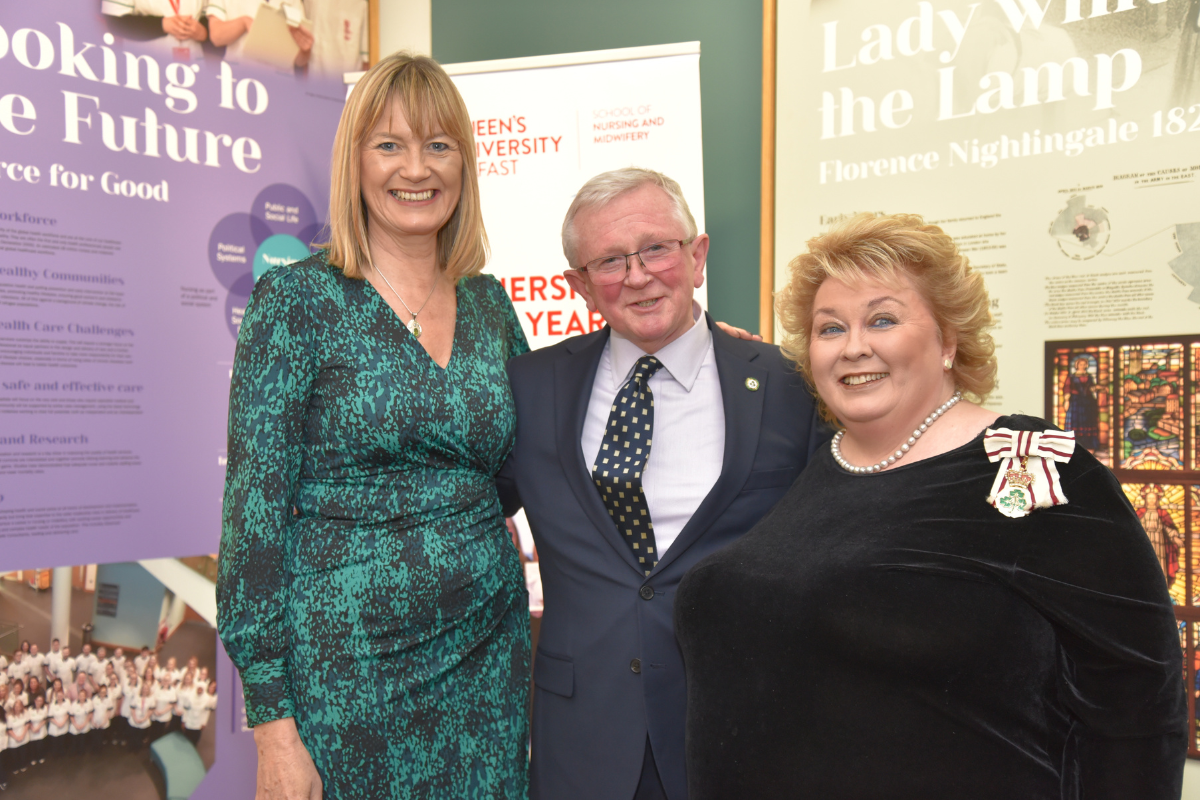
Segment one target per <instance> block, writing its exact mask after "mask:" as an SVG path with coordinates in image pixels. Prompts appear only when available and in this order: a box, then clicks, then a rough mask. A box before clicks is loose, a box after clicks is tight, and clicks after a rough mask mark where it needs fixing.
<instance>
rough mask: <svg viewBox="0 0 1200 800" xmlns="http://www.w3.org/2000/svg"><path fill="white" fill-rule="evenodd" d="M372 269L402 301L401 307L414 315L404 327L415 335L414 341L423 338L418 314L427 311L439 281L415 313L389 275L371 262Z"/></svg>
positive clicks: (434, 283)
mask: <svg viewBox="0 0 1200 800" xmlns="http://www.w3.org/2000/svg"><path fill="white" fill-rule="evenodd" d="M371 269H373V270H375V274H376V275H378V276H379V277H381V278H383V282H384V283H386V284H387V287H388V288H389V289H391V290H392V294H394V295H396V299H397V300H399V301H400V305H402V306H404V310H405V311H407V312H408V313H409V314H412V319H410V320H409V321H408V322H406V323H404V327H406V328H408V332H409V333H411V334H412V335H413V338H414V339H420V338H421V323H419V322H417V314H420V313H421V312H422V311H424V310H425V306H427V305H429V298H430V297H433V292H434V290H435V289H437V280H434V282H433V288H432V289H430V290H429V297H426V298H425V302H424V303H421V307H420V308H418V309H417V310H416V311H413V310H412V309H411V308H409V307H408V303H406V302H404V298H403V297H401V296H400V293H399V292H397V291H396V287H395V286H392V282H391V281H389V280H388V279H387V275H384V274H383V273H382V272H381V271H380V269H379V267H377V266H375V262H374V261H372V262H371Z"/></svg>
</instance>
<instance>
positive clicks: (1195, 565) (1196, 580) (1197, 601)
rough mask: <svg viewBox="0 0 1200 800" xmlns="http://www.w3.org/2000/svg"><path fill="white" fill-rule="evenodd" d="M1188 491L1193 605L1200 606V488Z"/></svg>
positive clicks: (1192, 487)
mask: <svg viewBox="0 0 1200 800" xmlns="http://www.w3.org/2000/svg"><path fill="white" fill-rule="evenodd" d="M1188 491H1189V492H1190V493H1191V495H1192V527H1191V537H1192V605H1194V606H1200V486H1189V487H1188ZM1197 641H1198V642H1200V640H1197Z"/></svg>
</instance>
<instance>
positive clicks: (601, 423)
mask: <svg viewBox="0 0 1200 800" xmlns="http://www.w3.org/2000/svg"><path fill="white" fill-rule="evenodd" d="M692 321H693V324H692V327H691V328H689V329H688V330H687V332H686V333H684V334H683V335H682V336H680V337H679V338H678V339H676V340H675V341H673V342H671V343H670V344H669V345H667V346H666V347H664V348H662V349H661V350H659V351H658V352H657V353H654V354H653V355H654V357H655V358H657V359H658V360H659V361H661V362H662V365H663V366H662V369H660V370H659V371H658V372H656V373H655V374H654V375H653V376H652V377H651V378H650V391H652V392H653V393H654V430H653V436H654V439H653V442H654V443H653V444H652V445H651V447H650V456H649V458H648V459H647V461H646V468H645V470H643V471H642V489H643V491H644V492H645V494H646V506H647V508H648V510H649V511H650V519H651V520H652V521H653V523H654V542H655V544H656V545H657V547H658V553H659V557H660V559H661V557H662V554H663V553H666V552H667V550H668V549H669V548H670V547H671V545H672V544H673V543H674V542H675V539H676V538H677V537H678V536H679V532H680V531H682V530H683V527H684V526H685V525H687V523H688V520H690V519H691V518H692V514H694V513H695V512H696V508H697V507H699V505H700V502H701V501H702V500H704V498H705V496H707V495H708V493H709V491H710V490H711V489H712V487H713V484H715V483H716V482H717V478H719V477H720V475H721V462H722V459H723V458H724V457H725V406H724V404H723V403H722V400H721V381H720V378H719V376H718V375H717V361H716V358H715V357H714V355H713V344H712V332H711V331H709V329H708V325H706V324H705V322H704V320H703V311H702V310H701V309H700V306H699V305H698V304H696V303H693V304H692ZM644 355H646V353H645V351H643V350H642V349H641V348H639V347H638V346H637V345H635V344H634V343H633V342H631V341H629V340H628V339H626V338H624V337H623V336H621V335H620V334H618V333H617V332H616V331H611V332H610V335H609V337H608V343H607V344H606V345H605V346H604V352H603V353H601V355H600V365H599V367H598V368H597V369H596V379H595V381H593V383H592V397H591V400H590V401H589V402H588V412H587V419H586V420H584V423H583V435H582V436H581V437H580V443H579V444H580V447H581V448H582V449H583V460H584V463H586V464H587V466H588V469H589V470H591V468H592V466H593V465H594V464H595V462H596V457H597V456H596V454H597V453H598V452H599V451H600V439H601V437H602V436H603V435H604V428H605V426H607V425H608V415H609V413H610V412H611V410H612V405H613V400H615V399H616V396H617V393H618V392H620V391H621V387H622V386H624V385H625V382H626V381H628V380H629V378H630V376H631V375H632V374H633V368H634V366H635V365H636V364H637V361H638V359H639V358H641V357H642V356H644ZM593 485H594V484H593Z"/></svg>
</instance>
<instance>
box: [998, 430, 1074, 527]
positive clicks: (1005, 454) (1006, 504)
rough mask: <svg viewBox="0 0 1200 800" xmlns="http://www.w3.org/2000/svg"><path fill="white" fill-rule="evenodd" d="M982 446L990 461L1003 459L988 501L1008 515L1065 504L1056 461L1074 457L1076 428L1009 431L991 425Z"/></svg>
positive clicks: (1027, 514)
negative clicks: (1074, 429) (1068, 429)
mask: <svg viewBox="0 0 1200 800" xmlns="http://www.w3.org/2000/svg"><path fill="white" fill-rule="evenodd" d="M983 447H984V450H985V451H986V452H987V457H988V460H989V461H1000V462H1002V463H1001V464H1000V471H999V472H997V473H996V481H995V483H993V484H992V492H991V494H989V495H988V502H989V503H990V504H992V505H993V506H995V508H996V510H997V511H999V512H1000V513H1001V514H1003V515H1004V516H1006V517H1012V518H1014V519H1016V518H1018V517H1026V516H1029V512H1030V511H1033V509H1035V508H1049V507H1050V506H1061V505H1064V504H1066V502H1067V497H1066V495H1064V494H1063V490H1062V484H1061V483H1059V480H1058V469H1057V468H1056V467H1055V466H1054V463H1055V462H1056V461H1057V462H1061V463H1063V464H1065V463H1067V462H1068V461H1070V460H1071V456H1072V454H1074V452H1075V433H1074V432H1073V431H1066V432H1064V431H1053V430H1046V431H1010V430H1009V429H1008V428H996V429H994V430H993V429H992V428H988V429H987V430H986V431H985V432H984V435H983Z"/></svg>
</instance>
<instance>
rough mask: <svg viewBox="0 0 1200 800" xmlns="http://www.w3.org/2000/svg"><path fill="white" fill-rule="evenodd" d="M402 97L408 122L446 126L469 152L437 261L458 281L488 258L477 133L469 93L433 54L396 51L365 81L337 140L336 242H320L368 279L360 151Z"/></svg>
mask: <svg viewBox="0 0 1200 800" xmlns="http://www.w3.org/2000/svg"><path fill="white" fill-rule="evenodd" d="M393 98H396V99H398V100H399V101H400V107H401V108H402V109H403V110H404V116H405V118H406V119H407V120H408V124H409V126H410V127H411V128H412V130H413V132H414V133H415V134H416V135H417V136H421V137H425V136H428V135H430V134H431V133H436V132H437V131H438V130H439V129H440V131H441V132H442V133H445V134H446V135H447V136H449V137H450V138H451V139H454V141H456V142H457V143H458V149H459V152H460V153H462V160H463V174H462V195H461V196H460V197H459V200H458V207H457V208H455V209H454V214H453V215H451V217H450V219H449V220H448V221H447V222H446V224H445V225H443V226H442V229H441V230H439V231H438V235H437V241H438V264H439V266H440V267H441V268H442V269H443V270H444V271H445V272H446V274H447V275H448V276H449V277H450V278H451V279H452V280H454V281H456V282H457V281H458V280H459V279H460V278H468V277H471V276H472V275H478V274H479V273H480V271H481V270H482V269H483V266H484V264H486V263H487V260H488V240H487V232H486V231H485V230H484V228H483V214H482V213H481V211H480V207H479V174H478V172H477V171H476V168H475V137H474V136H473V135H472V133H471V117H470V115H469V114H468V113H467V105H466V103H464V102H463V99H462V95H460V94H459V93H458V89H457V88H456V87H455V86H454V82H453V81H451V80H450V76H449V75H447V74H446V71H445V70H443V69H442V68H441V66H440V65H438V63H437V62H436V61H434V60H433V59H432V58H427V57H425V56H414V55H410V54H408V53H394V54H392V55H390V56H388V57H387V58H385V59H383V60H382V61H380V62H379V63H378V64H376V65H375V66H373V67H371V69H369V70H368V71H367V73H366V74H365V75H363V76H362V78H361V79H360V80H359V81H358V83H357V84H356V85H355V87H354V91H352V92H351V93H350V99H349V100H347V101H346V107H345V108H344V109H342V119H341V122H339V123H338V129H337V135H336V136H335V137H334V139H333V159H332V160H333V168H332V174H331V180H330V183H331V186H330V191H329V240H328V241H327V242H325V243H324V244H322V245H321V247H324V248H325V249H326V251H327V256H326V257H327V259H328V261H329V263H330V264H333V265H334V266H336V267H340V268H341V270H342V273H343V274H345V276H346V277H347V278H362V277H363V269H364V267H365V266H367V265H369V264H370V263H371V257H370V250H369V249H368V247H367V205H366V203H365V202H364V201H363V198H362V158H361V155H362V154H361V150H362V146H363V143H364V142H365V141H366V138H367V136H368V135H369V134H370V133H371V131H372V130H374V128H375V126H376V125H377V124H379V120H380V119H381V118H382V117H383V115H384V114H385V113H387V112H388V110H389V108H390V106H391V101H392V99H393Z"/></svg>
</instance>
